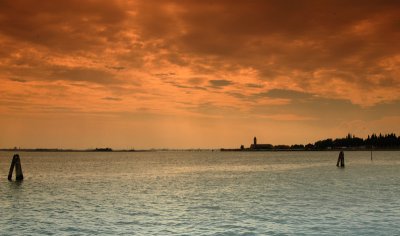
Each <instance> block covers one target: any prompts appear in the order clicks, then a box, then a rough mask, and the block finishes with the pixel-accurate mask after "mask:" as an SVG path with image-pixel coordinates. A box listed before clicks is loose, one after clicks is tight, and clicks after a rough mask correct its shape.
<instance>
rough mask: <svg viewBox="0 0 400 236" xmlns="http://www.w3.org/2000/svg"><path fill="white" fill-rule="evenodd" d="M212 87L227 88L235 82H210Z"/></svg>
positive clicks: (221, 80)
mask: <svg viewBox="0 0 400 236" xmlns="http://www.w3.org/2000/svg"><path fill="white" fill-rule="evenodd" d="M208 82H209V83H210V85H211V86H212V87H214V88H219V87H225V86H229V85H232V84H233V82H232V81H229V80H224V79H219V80H209V81H208Z"/></svg>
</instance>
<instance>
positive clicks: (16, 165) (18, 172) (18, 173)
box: [8, 154, 24, 181]
mask: <svg viewBox="0 0 400 236" xmlns="http://www.w3.org/2000/svg"><path fill="white" fill-rule="evenodd" d="M14 169H15V180H17V181H21V180H23V179H24V175H23V174H22V167H21V159H20V158H19V155H18V154H15V155H14V156H13V159H12V161H11V166H10V171H9V172H8V180H9V181H11V179H12V174H13V172H14Z"/></svg>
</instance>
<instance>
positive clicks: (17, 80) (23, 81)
mask: <svg viewBox="0 0 400 236" xmlns="http://www.w3.org/2000/svg"><path fill="white" fill-rule="evenodd" d="M10 80H11V81H14V82H19V83H26V82H27V81H26V80H24V79H18V78H11V79H10Z"/></svg>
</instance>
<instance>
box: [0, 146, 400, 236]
mask: <svg viewBox="0 0 400 236" xmlns="http://www.w3.org/2000/svg"><path fill="white" fill-rule="evenodd" d="M12 155H13V153H7V152H0V235H35V234H37V235H43V234H49V235H51V234H56V235H63V234H65V235H87V234H89V235H94V234H96V235H98V234H106V235H121V234H127V235H132V234H135V235H260V234H262V235H286V234H295V235H400V225H399V223H400V152H374V154H373V155H374V160H373V161H371V160H370V153H369V152H345V159H346V168H344V169H340V168H337V167H336V166H335V165H336V160H337V155H338V152H148V153H139V152H138V153H28V152H22V153H20V156H21V162H22V169H23V172H24V176H25V179H24V181H23V182H22V183H16V182H8V181H7V175H8V169H9V166H10V163H11V159H12Z"/></svg>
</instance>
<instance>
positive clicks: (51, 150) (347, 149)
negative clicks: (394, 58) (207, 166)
mask: <svg viewBox="0 0 400 236" xmlns="http://www.w3.org/2000/svg"><path fill="white" fill-rule="evenodd" d="M337 151H400V148H376V149H375V148H374V149H366V148H337V149H320V150H317V149H311V150H306V149H256V150H255V149H234V148H221V149H143V150H107V151H101V150H95V149H87V150H79V149H42V148H39V149H36V148H35V149H7V148H6V149H0V152H99V153H104V152H105V153H107V152H337Z"/></svg>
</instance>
